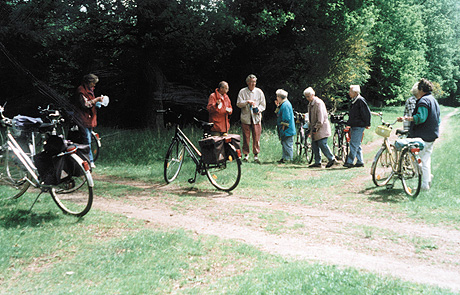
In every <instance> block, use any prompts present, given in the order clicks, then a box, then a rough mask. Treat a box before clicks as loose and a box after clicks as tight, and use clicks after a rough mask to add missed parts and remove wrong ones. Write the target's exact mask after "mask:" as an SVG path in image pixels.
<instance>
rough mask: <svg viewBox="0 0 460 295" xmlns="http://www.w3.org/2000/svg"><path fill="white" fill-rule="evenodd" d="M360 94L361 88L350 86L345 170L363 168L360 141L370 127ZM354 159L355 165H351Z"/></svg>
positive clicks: (364, 104) (364, 103) (367, 111)
mask: <svg viewBox="0 0 460 295" xmlns="http://www.w3.org/2000/svg"><path fill="white" fill-rule="evenodd" d="M360 93H361V87H359V85H351V86H350V91H349V95H350V98H351V99H352V102H351V108H350V111H349V113H348V122H347V124H348V125H349V126H350V127H351V134H350V153H348V157H347V161H346V163H345V164H343V166H344V167H346V168H351V167H364V162H363V151H362V149H361V141H362V139H363V135H364V129H366V128H369V127H370V126H371V110H370V109H369V106H368V105H367V103H366V100H365V99H364V97H362V96H361V94H360ZM355 158H356V164H353V163H354V162H355Z"/></svg>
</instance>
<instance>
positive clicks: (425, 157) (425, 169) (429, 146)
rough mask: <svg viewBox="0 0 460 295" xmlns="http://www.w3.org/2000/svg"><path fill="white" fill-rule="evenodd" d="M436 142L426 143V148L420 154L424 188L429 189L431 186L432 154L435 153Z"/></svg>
mask: <svg viewBox="0 0 460 295" xmlns="http://www.w3.org/2000/svg"><path fill="white" fill-rule="evenodd" d="M433 144H434V141H432V142H428V141H425V147H424V148H423V150H421V151H420V152H419V156H420V159H421V160H422V188H423V189H428V188H430V185H431V153H432V152H433Z"/></svg>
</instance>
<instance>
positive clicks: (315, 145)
mask: <svg viewBox="0 0 460 295" xmlns="http://www.w3.org/2000/svg"><path fill="white" fill-rule="evenodd" d="M311 149H312V151H313V155H314V158H315V164H321V154H320V153H319V145H318V141H317V140H313V141H312V142H311Z"/></svg>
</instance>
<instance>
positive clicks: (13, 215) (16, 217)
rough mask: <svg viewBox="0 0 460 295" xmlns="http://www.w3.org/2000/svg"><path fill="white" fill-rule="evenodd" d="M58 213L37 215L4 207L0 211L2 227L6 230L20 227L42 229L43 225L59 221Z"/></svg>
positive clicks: (0, 224) (0, 225)
mask: <svg viewBox="0 0 460 295" xmlns="http://www.w3.org/2000/svg"><path fill="white" fill-rule="evenodd" d="M59 218H60V216H58V215H57V214H56V213H52V212H45V213H35V212H33V211H32V212H29V210H23V209H17V210H15V209H11V208H8V207H2V208H1V209H0V227H3V228H5V229H8V228H18V227H40V226H42V224H43V223H49V222H52V221H54V220H56V219H59Z"/></svg>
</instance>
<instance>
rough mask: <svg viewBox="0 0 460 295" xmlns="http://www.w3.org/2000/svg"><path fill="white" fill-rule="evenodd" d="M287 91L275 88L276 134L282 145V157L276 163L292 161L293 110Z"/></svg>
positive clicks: (294, 133)
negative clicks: (276, 109)
mask: <svg viewBox="0 0 460 295" xmlns="http://www.w3.org/2000/svg"><path fill="white" fill-rule="evenodd" d="M287 97H288V93H287V91H285V90H283V89H278V90H276V102H275V103H276V105H277V106H278V113H277V115H278V119H277V122H276V123H277V127H278V134H279V137H280V139H281V145H282V146H283V157H282V158H281V160H279V161H278V163H280V164H282V163H286V162H287V161H292V155H293V149H292V147H293V145H294V136H295V135H296V132H295V122H294V111H293V110H292V105H291V103H290V102H289V100H288V99H287Z"/></svg>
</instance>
